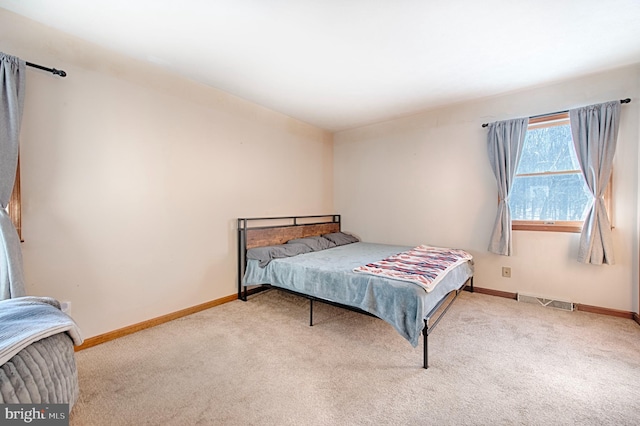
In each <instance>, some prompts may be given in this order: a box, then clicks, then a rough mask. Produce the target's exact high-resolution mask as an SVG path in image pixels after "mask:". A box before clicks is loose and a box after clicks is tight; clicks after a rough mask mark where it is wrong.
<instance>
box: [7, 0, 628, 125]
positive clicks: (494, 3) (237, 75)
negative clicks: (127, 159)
mask: <svg viewBox="0 0 640 426" xmlns="http://www.w3.org/2000/svg"><path fill="white" fill-rule="evenodd" d="M0 7H2V8H5V9H8V10H10V11H13V12H16V13H18V14H21V15H24V16H26V17H28V18H30V19H33V20H35V21H39V22H42V23H44V24H46V25H48V26H51V27H54V28H57V29H59V30H62V31H64V32H66V33H69V34H72V35H75V36H77V37H80V38H82V39H85V40H88V41H90V42H93V43H95V44H98V45H100V46H103V47H106V48H109V49H112V50H115V51H118V52H121V53H123V54H125V55H128V56H130V57H134V58H138V59H141V60H145V61H149V62H152V63H155V64H156V65H158V66H161V67H163V68H166V69H168V70H171V71H172V72H175V73H178V74H181V75H183V76H185V77H187V78H190V79H193V80H196V81H199V82H202V83H205V84H207V85H210V86H213V87H216V88H218V89H221V90H224V91H226V92H229V93H232V94H234V95H237V96H240V97H242V98H245V99H247V100H250V101H252V102H255V103H257V104H260V105H263V106H265V107H268V108H271V109H273V110H276V111H279V112H282V113H284V114H287V115H289V116H291V117H294V118H297V119H300V120H303V121H305V122H308V123H311V124H313V125H316V126H319V127H321V128H324V129H327V130H331V131H336V130H342V129H347V128H351V127H357V126H360V125H364V124H369V123H373V122H378V121H383V120H388V119H391V118H395V117H400V116H405V115H410V114H413V113H416V112H418V111H421V110H424V109H428V108H433V107H437V106H441V105H445V104H450V103H456V102H461V101H466V100H471V99H476V98H480V97H485V96H491V95H495V94H498V93H505V92H509V91H514V90H519V89H522V88H526V87H531V86H537V85H541V84H546V83H549V82H553V81H558V80H563V79H567V78H571V77H574V76H578V75H583V74H588V73H592V72H596V71H600V70H604V69H608V68H614V67H619V66H623V65H627V64H632V63H637V62H640V0H606V1H605V0H484V1H478V0H449V1H446V0H180V1H176V0H174V1H167V0H109V1H100V2H96V1H86V0H53V1H52V0H0ZM45 65H47V64H45ZM50 66H55V64H53V65H50Z"/></svg>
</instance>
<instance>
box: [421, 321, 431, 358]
mask: <svg viewBox="0 0 640 426" xmlns="http://www.w3.org/2000/svg"><path fill="white" fill-rule="evenodd" d="M422 335H423V336H424V346H423V349H422V350H423V354H422V358H423V364H422V367H423V368H429V330H428V327H427V321H425V322H424V329H422Z"/></svg>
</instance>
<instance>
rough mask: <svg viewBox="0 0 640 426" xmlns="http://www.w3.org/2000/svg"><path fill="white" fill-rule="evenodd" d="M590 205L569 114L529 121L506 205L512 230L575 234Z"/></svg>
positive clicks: (588, 192)
mask: <svg viewBox="0 0 640 426" xmlns="http://www.w3.org/2000/svg"><path fill="white" fill-rule="evenodd" d="M607 192H609V191H607ZM592 200H593V196H592V195H591V192H590V191H589V188H588V187H587V184H586V182H585V181H584V177H583V176H582V172H581V171H580V165H579V163H578V158H577V156H576V152H575V148H574V145H573V140H572V138H571V127H570V125H569V114H568V113H560V114H554V115H548V116H544V117H539V118H532V119H530V120H529V126H528V128H527V134H526V137H525V140H524V145H523V148H522V155H521V157H520V162H519V163H518V169H517V170H516V175H515V178H514V180H513V185H512V189H511V197H510V200H509V206H510V207H511V218H512V229H514V230H540V231H557V232H580V231H581V230H582V225H583V222H584V219H585V217H586V214H587V211H588V208H589V207H590V206H591V203H592Z"/></svg>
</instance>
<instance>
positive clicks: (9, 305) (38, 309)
mask: <svg viewBox="0 0 640 426" xmlns="http://www.w3.org/2000/svg"><path fill="white" fill-rule="evenodd" d="M63 332H66V333H67V334H69V336H70V337H71V338H72V339H73V342H74V344H75V345H80V344H82V341H83V338H82V335H81V333H80V329H79V328H78V326H77V325H76V323H75V322H74V321H73V320H72V319H71V317H69V316H68V315H67V314H65V313H63V312H62V311H61V310H60V304H59V303H58V301H57V300H55V299H52V298H50V297H34V296H25V297H17V298H14V299H6V300H2V301H0V365H3V364H4V363H5V362H7V361H8V360H9V359H11V358H12V357H13V356H14V355H16V354H17V353H18V352H20V351H21V350H22V349H24V348H26V347H27V346H29V345H30V344H31V343H33V342H37V341H39V340H42V339H44V338H45V337H49V336H53V335H54V334H57V333H63Z"/></svg>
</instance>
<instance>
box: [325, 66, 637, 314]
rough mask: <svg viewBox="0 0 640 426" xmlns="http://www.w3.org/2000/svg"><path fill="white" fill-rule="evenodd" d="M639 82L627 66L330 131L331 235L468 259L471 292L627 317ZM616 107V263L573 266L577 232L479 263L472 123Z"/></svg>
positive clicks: (486, 196) (480, 137)
mask: <svg viewBox="0 0 640 426" xmlns="http://www.w3.org/2000/svg"><path fill="white" fill-rule="evenodd" d="M639 75H640V66H634V67H627V68H623V69H618V70H614V71H610V72H606V73H602V74H598V75H592V76H588V77H584V78H579V79H574V80H571V81H567V82H564V83H559V84H554V85H550V86H547V87H540V88H536V89H533V90H527V91H522V92H518V93H511V94H506V95H504V96H498V97H494V98H490V99H484V100H481V101H477V102H469V103H464V104H460V105H454V106H450V107H446V108H441V109H437V110H433V111H428V112H425V113H422V114H419V115H415V116H412V117H408V118H404V119H398V120H393V121H389V122H385V123H381V124H377V125H372V126H367V127H363V128H358V129H353V130H348V131H343V132H339V133H336V134H335V135H334V159H335V161H334V169H335V173H334V191H335V207H336V210H337V211H339V212H340V213H341V214H343V218H344V225H343V228H344V229H347V230H351V231H354V232H355V233H357V234H360V236H361V237H362V238H363V239H364V240H367V241H376V242H382V243H399V244H407V245H412V244H419V243H429V244H433V245H443V246H453V247H461V248H465V249H468V250H470V251H471V252H472V253H473V255H474V256H475V262H476V280H475V283H476V285H477V286H479V287H485V288H490V289H495V290H502V291H508V292H522V293H528V294H533V295H538V296H544V297H549V298H558V299H563V300H569V301H573V302H576V303H583V304H588V305H595V306H601V307H606V308H611V309H620V310H625V311H637V310H638V287H637V286H638V237H637V236H638V229H637V228H638V219H637V218H638V208H639V207H638V186H639V182H638V161H639V160H638V139H639V131H638V113H639V107H640V84H639V79H638V77H639ZM626 97H631V98H632V99H633V101H632V103H631V104H627V105H624V106H623V107H622V118H621V127H620V133H619V139H618V148H617V153H616V158H615V166H614V167H615V170H614V177H613V179H614V204H615V206H614V207H615V208H614V212H613V215H614V217H613V222H614V224H615V230H614V231H613V233H614V244H615V257H616V262H617V263H616V265H613V266H593V265H584V264H581V263H578V262H577V261H576V260H575V258H576V256H577V248H578V241H579V234H569V233H551V232H525V231H517V232H515V233H514V250H515V255H514V256H511V257H503V256H498V255H494V254H490V253H488V252H487V250H486V247H487V245H488V242H489V236H490V233H491V228H492V226H493V222H494V219H495V214H496V207H497V192H496V183H495V180H494V177H493V174H492V172H491V170H490V168H489V162H488V157H487V151H486V129H483V128H481V124H482V123H485V122H490V121H496V120H502V119H508V118H515V117H521V116H529V115H536V114H541V113H547V112H553V111H558V110H562V109H566V108H570V107H575V106H582V105H589V104H592V103H596V102H601V101H608V100H612V99H622V98H626ZM502 266H510V267H511V268H512V278H503V277H502V276H501V267H502Z"/></svg>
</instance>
